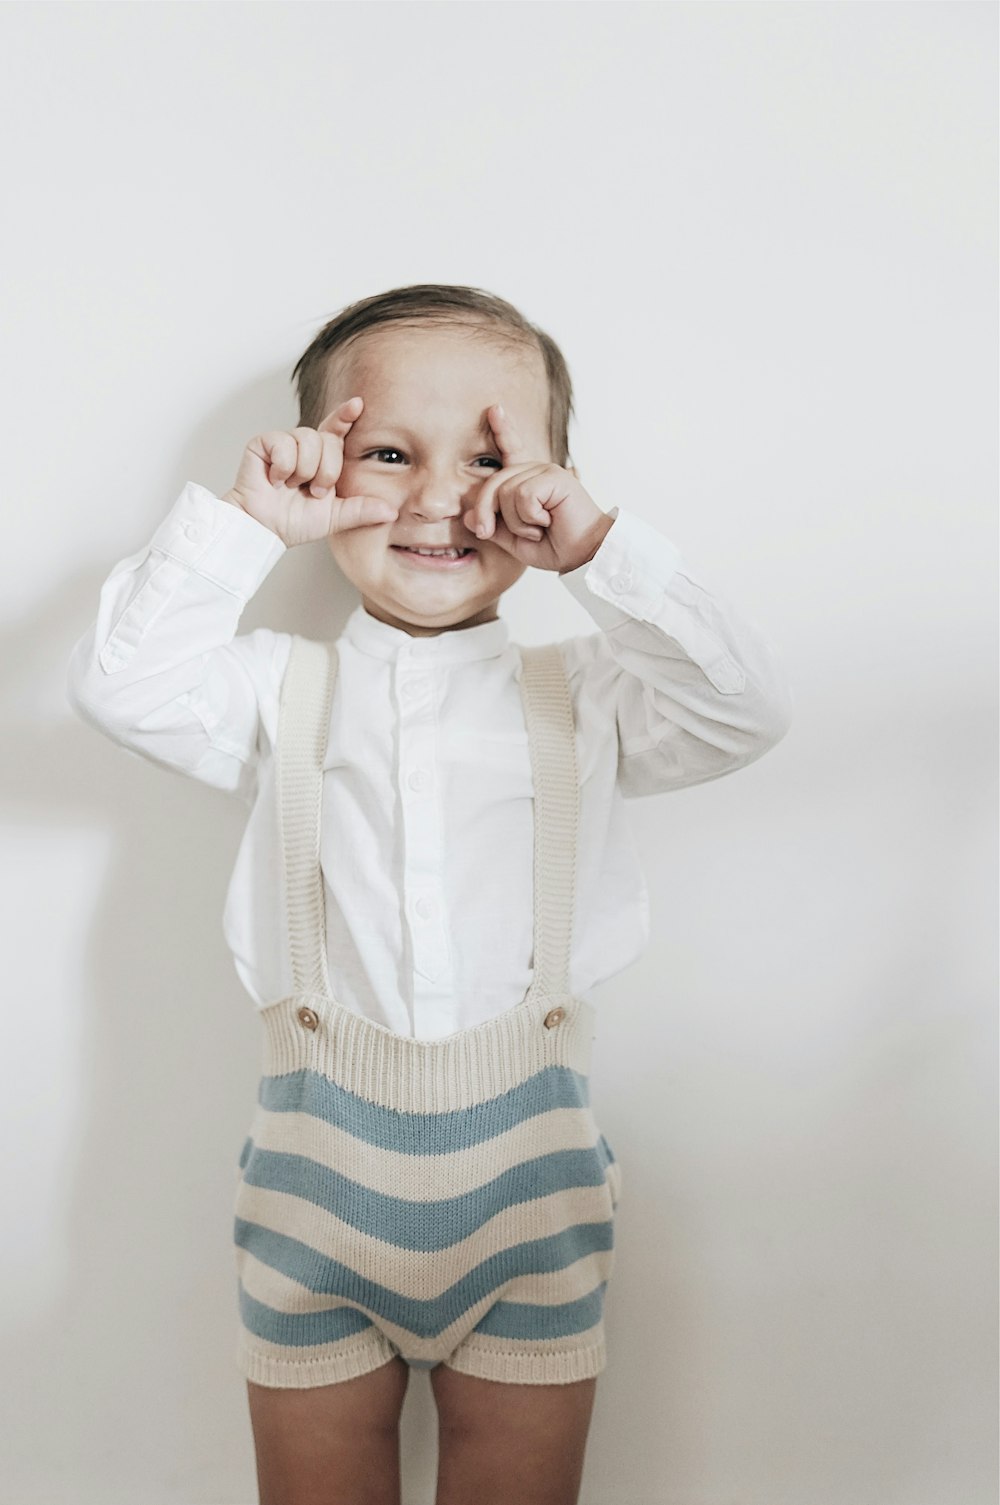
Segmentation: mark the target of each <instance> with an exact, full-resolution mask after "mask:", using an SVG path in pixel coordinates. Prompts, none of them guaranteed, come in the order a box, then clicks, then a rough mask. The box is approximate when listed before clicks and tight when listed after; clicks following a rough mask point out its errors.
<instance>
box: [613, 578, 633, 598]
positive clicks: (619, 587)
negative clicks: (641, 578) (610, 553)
mask: <svg viewBox="0 0 1000 1505" xmlns="http://www.w3.org/2000/svg"><path fill="white" fill-rule="evenodd" d="M611 589H612V590H615V591H618V592H619V594H620V593H621V592H622V591H627V590H631V589H632V576H631V575H612V576H611Z"/></svg>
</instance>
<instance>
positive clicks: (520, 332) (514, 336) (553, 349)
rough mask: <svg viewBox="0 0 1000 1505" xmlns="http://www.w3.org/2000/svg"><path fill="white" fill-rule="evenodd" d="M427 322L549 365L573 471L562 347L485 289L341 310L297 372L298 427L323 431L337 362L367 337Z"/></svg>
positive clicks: (557, 426) (432, 292) (436, 286)
mask: <svg viewBox="0 0 1000 1505" xmlns="http://www.w3.org/2000/svg"><path fill="white" fill-rule="evenodd" d="M415 323H424V324H431V325H437V326H439V327H440V326H442V325H450V326H455V327H459V326H460V327H462V328H465V329H467V330H468V331H469V334H470V335H471V336H472V337H473V338H481V339H484V340H487V341H493V342H495V343H497V344H499V345H501V346H502V347H503V348H504V349H506V350H509V351H511V352H512V353H518V352H522V351H523V352H527V351H529V350H537V351H538V352H539V353H540V354H541V356H542V359H543V361H544V362H545V372H546V377H547V381H548V388H549V443H550V446H551V454H552V458H553V461H554V463H555V464H556V465H563V466H566V465H568V464H569V421H570V416H571V415H572V413H573V387H572V383H571V381H570V376H569V370H568V368H567V366H566V362H565V360H564V359H563V354H562V351H561V350H560V349H559V346H558V345H557V344H556V343H555V341H554V340H553V339H552V338H551V336H550V335H547V334H546V333H545V331H544V330H542V329H539V328H538V327H537V325H535V324H531V323H529V322H528V320H527V319H526V318H524V316H523V315H522V314H520V313H518V311H517V309H516V308H515V307H514V305H513V304H512V303H507V302H505V300H504V299H503V298H498V297H496V296H495V295H494V294H493V293H488V292H484V291H483V289H482V288H478V287H455V286H449V285H446V284H443V283H438V282H421V283H415V284H414V285H413V286H411V287H394V288H391V289H390V290H389V291H388V292H385V293H376V294H374V295H373V296H372V297H370V298H362V299H360V300H359V301H358V302H357V303H351V304H349V305H348V306H347V307H346V308H342V309H341V310H340V312H339V313H338V314H336V315H335V316H334V317H333V318H332V319H331V320H330V321H329V323H327V324H324V326H323V328H322V329H321V330H320V332H319V334H318V335H317V336H316V338H315V339H314V340H313V342H312V344H311V345H310V346H309V347H308V349H306V350H304V351H303V353H302V354H301V355H300V356H299V359H298V361H297V362H296V363H295V367H294V369H293V371H292V379H293V381H295V382H296V386H297V390H298V399H299V423H300V424H305V425H307V426H308V427H309V428H316V427H317V426H318V425H319V424H320V423H322V421H323V419H324V418H325V417H326V407H325V401H326V393H327V386H328V381H329V375H330V367H331V365H332V363H333V357H334V356H335V355H336V354H338V353H341V352H343V351H344V350H345V349H346V348H347V347H348V346H349V345H352V344H353V343H354V341H355V340H357V339H358V338H359V337H360V336H361V335H363V334H364V333H365V332H366V331H367V330H369V329H373V328H375V327H376V326H377V325H380V324H393V325H407V324H415Z"/></svg>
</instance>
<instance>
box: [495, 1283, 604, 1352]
mask: <svg viewBox="0 0 1000 1505" xmlns="http://www.w3.org/2000/svg"><path fill="white" fill-rule="evenodd" d="M607 1284H608V1283H607V1281H606V1280H605V1281H602V1282H601V1284H600V1285H599V1286H597V1287H596V1288H595V1289H594V1290H593V1291H590V1292H589V1293H588V1294H587V1295H586V1296H581V1297H580V1298H579V1299H578V1300H577V1301H563V1302H558V1303H557V1304H556V1305H555V1306H541V1305H536V1304H533V1303H532V1302H530V1301H498V1302H497V1304H496V1306H492V1307H490V1309H489V1311H488V1312H487V1313H486V1316H485V1317H484V1318H483V1320H482V1321H481V1322H477V1323H476V1327H475V1331H476V1332H477V1333H488V1334H489V1335H490V1337H493V1338H521V1339H523V1340H526V1341H529V1342H530V1341H531V1340H533V1339H535V1338H564V1337H565V1336H566V1334H567V1333H585V1332H586V1331H587V1330H588V1328H591V1327H595V1326H596V1325H597V1323H598V1322H599V1321H600V1320H601V1316H602V1314H603V1311H604V1292H605V1288H606V1287H607Z"/></svg>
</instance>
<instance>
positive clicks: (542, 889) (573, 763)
mask: <svg viewBox="0 0 1000 1505" xmlns="http://www.w3.org/2000/svg"><path fill="white" fill-rule="evenodd" d="M519 651H520V654H521V665H522V675H521V694H522V700H523V702H524V715H525V724H526V726H527V731H528V748H529V751H530V754H531V771H532V779H533V783H534V790H535V869H534V873H535V876H534V884H535V958H534V977H533V985H534V986H535V987H536V988H537V989H538V991H539V992H541V993H543V994H545V993H556V994H568V993H569V958H570V944H571V941H572V935H573V907H574V898H575V891H576V848H577V835H578V828H579V809H580V779H579V772H578V769H577V758H576V725H575V721H574V717H573V702H572V699H571V697H570V689H569V682H568V680H567V678H566V669H565V666H564V664H563V657H562V654H561V653H560V651H559V649H558V647H557V646H556V645H555V643H548V644H545V645H544V646H543V647H534V648H521V649H520V650H519Z"/></svg>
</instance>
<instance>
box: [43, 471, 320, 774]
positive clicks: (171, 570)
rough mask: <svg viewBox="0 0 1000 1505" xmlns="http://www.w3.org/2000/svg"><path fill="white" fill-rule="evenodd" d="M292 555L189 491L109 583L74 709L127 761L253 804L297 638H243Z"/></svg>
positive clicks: (199, 492) (79, 673) (75, 659)
mask: <svg viewBox="0 0 1000 1505" xmlns="http://www.w3.org/2000/svg"><path fill="white" fill-rule="evenodd" d="M284 553H285V544H284V543H283V542H282V541H281V539H280V538H278V537H277V535H276V534H275V533H273V532H272V531H271V530H270V529H269V528H266V527H263V526H262V525H261V524H260V523H259V522H256V521H255V520H254V519H253V518H252V517H249V516H248V515H247V514H246V513H245V512H243V511H242V510H241V509H240V508H239V507H235V506H233V505H232V503H230V502H226V501H223V500H221V499H220V498H219V497H216V496H215V495H214V494H213V493H212V492H210V491H208V490H206V488H205V487H204V486H199V485H198V484H197V483H196V482H194V481H191V482H189V483H188V484H187V485H186V486H185V487H184V490H183V491H182V492H181V494H180V496H179V497H178V498H177V500H176V502H175V503H174V505H173V506H172V507H171V509H170V511H169V512H168V513H167V516H166V517H165V518H164V520H163V522H162V523H161V524H160V526H159V527H158V528H157V529H156V532H155V533H154V534H153V537H152V539H151V540H150V542H149V543H148V544H147V546H146V547H145V548H144V549H142V550H140V551H139V552H138V553H136V554H133V555H131V556H130V557H129V558H127V559H123V560H121V561H120V562H119V563H118V564H116V565H115V566H114V568H113V569H112V571H111V573H110V574H109V575H108V577H107V579H106V580H105V582H104V584H103V585H102V586H101V593H100V601H99V605H98V611H97V618H96V621H94V622H93V623H92V624H91V626H90V627H89V628H88V630H87V632H86V633H85V634H84V635H83V637H82V638H80V640H79V641H78V642H77V644H76V646H75V647H74V649H73V653H72V656H71V658H70V662H69V671H68V675H67V681H66V692H67V696H68V699H69V702H70V704H71V705H72V707H73V709H74V710H75V711H76V712H77V714H78V715H79V716H81V717H82V718H83V720H84V721H86V722H88V723H89V724H90V725H91V726H94V727H95V728H96V729H97V730H98V731H101V732H104V733H105V735H106V736H108V737H110V738H111V739H112V740H113V741H115V742H117V743H119V744H120V745H121V746H122V747H124V748H126V749H128V750H129V751H130V752H133V753H136V754H138V755H139V756H141V757H145V758H148V759H150V760H151V761H152V762H154V763H160V764H163V765H165V766H167V767H170V768H173V769H176V770H177V771H178V772H181V773H185V774H189V775H191V776H192V777H193V778H196V779H200V780H201V781H203V782H204V783H207V784H212V785H214V786H216V787H217V788H220V789H225V790H229V791H230V792H234V793H240V794H242V795H243V796H244V798H247V799H249V798H250V797H251V795H252V792H253V788H254V784H255V766H256V758H257V750H258V739H259V733H260V728H261V716H262V714H263V716H264V719H265V721H266V722H271V721H273V720H274V716H275V710H276V701H277V689H278V687H279V686H280V684H281V679H282V676H283V674H284V668H285V663H286V662H287V657H288V649H289V647H290V643H291V640H290V638H289V637H288V635H287V634H278V633H274V632H270V631H268V630H267V629H260V630H258V631H257V632H253V633H249V634H248V635H246V636H245V637H238V638H237V637H235V636H234V635H235V633H236V629H237V626H238V624H239V619H240V616H241V614H242V612H243V608H244V607H245V605H246V603H247V601H248V600H249V599H250V597H251V596H252V595H253V594H254V592H255V591H256V590H257V589H258V588H259V587H260V585H261V584H262V583H263V581H264V580H265V579H266V577H267V576H268V575H269V574H270V572H271V570H272V569H273V568H274V566H275V564H276V563H277V562H278V560H279V559H280V558H281V556H282V555H283V554H284ZM269 730H270V732H271V734H272V735H273V732H274V730H275V728H274V727H273V726H270V727H269Z"/></svg>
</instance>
